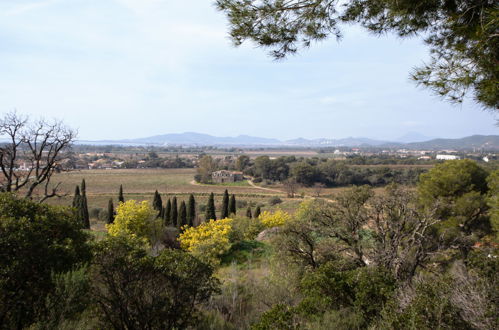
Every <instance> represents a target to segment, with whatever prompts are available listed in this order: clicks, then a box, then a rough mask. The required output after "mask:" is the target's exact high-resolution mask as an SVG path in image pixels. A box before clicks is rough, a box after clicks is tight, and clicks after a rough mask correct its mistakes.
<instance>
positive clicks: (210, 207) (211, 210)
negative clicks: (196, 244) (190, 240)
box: [205, 193, 217, 221]
mask: <svg viewBox="0 0 499 330" xmlns="http://www.w3.org/2000/svg"><path fill="white" fill-rule="evenodd" d="M205 219H206V221H210V220H217V214H216V212H215V196H214V195H213V193H211V194H210V197H209V198H208V204H207V205H206V215H205Z"/></svg>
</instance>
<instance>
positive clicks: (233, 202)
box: [229, 194, 237, 215]
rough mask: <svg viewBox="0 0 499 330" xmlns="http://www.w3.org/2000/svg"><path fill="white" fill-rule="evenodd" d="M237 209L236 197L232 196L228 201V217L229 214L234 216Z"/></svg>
mask: <svg viewBox="0 0 499 330" xmlns="http://www.w3.org/2000/svg"><path fill="white" fill-rule="evenodd" d="M236 209H237V207H236V195H234V194H232V195H231V196H230V200H229V215H230V214H234V215H235V214H236V211H237V210H236Z"/></svg>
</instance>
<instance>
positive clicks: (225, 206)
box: [220, 189, 229, 219]
mask: <svg viewBox="0 0 499 330" xmlns="http://www.w3.org/2000/svg"><path fill="white" fill-rule="evenodd" d="M220 212H221V214H220V219H225V218H228V217H229V192H228V191H227V189H225V192H224V197H223V199H222V210H221V211H220Z"/></svg>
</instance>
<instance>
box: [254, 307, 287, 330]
mask: <svg viewBox="0 0 499 330" xmlns="http://www.w3.org/2000/svg"><path fill="white" fill-rule="evenodd" d="M296 328H297V327H296V324H295V322H294V311H293V308H291V307H289V306H286V305H284V304H278V305H275V306H274V307H272V308H271V309H270V310H268V311H267V312H265V313H263V315H262V316H261V318H260V320H259V321H258V323H256V324H254V325H253V326H252V327H251V329H252V330H274V329H280V330H293V329H296Z"/></svg>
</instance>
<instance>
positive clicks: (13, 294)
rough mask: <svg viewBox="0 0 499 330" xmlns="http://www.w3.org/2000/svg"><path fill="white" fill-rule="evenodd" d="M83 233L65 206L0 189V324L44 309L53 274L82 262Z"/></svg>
mask: <svg viewBox="0 0 499 330" xmlns="http://www.w3.org/2000/svg"><path fill="white" fill-rule="evenodd" d="M88 239H89V235H88V234H86V233H85V232H83V231H82V230H81V227H80V225H79V224H78V222H77V220H76V219H75V218H74V215H73V212H72V211H71V210H70V209H67V208H59V207H54V206H48V205H43V204H37V203H34V202H32V201H30V200H27V199H17V198H15V197H14V196H13V195H11V194H6V193H4V194H0V328H2V329H18V328H26V327H28V326H29V325H30V324H32V323H33V322H34V321H35V320H36V319H42V318H44V317H45V316H46V315H48V314H47V313H48V312H49V311H48V310H47V309H46V308H45V307H44V306H45V301H44V300H45V297H46V296H47V295H48V294H49V293H51V292H52V290H53V288H54V284H55V283H54V277H53V274H58V273H64V272H67V271H70V270H72V269H74V268H77V267H79V266H80V265H82V264H84V263H86V262H88V261H89V260H90V257H91V253H90V247H89V245H88V244H87V241H88Z"/></svg>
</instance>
